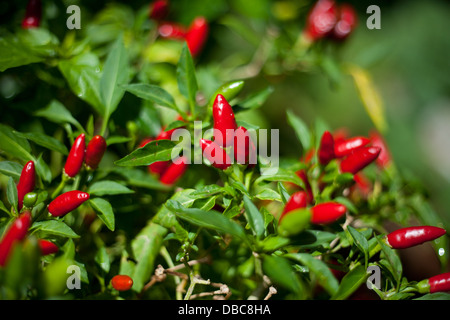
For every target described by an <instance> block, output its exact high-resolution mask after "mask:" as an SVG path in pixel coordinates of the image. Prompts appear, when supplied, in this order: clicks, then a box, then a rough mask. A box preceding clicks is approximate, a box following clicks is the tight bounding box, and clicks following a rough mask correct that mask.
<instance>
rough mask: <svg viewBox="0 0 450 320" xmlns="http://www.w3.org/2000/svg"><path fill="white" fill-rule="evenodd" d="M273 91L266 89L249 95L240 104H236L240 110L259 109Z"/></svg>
mask: <svg viewBox="0 0 450 320" xmlns="http://www.w3.org/2000/svg"><path fill="white" fill-rule="evenodd" d="M273 91H274V89H273V87H267V88H265V89H264V90H261V91H259V92H256V93H254V94H251V95H249V96H248V97H246V98H245V99H244V100H242V101H241V102H238V107H239V108H242V109H255V108H259V107H261V106H262V105H263V104H264V103H265V102H266V100H267V99H268V98H269V96H270V95H271V94H272V92H273Z"/></svg>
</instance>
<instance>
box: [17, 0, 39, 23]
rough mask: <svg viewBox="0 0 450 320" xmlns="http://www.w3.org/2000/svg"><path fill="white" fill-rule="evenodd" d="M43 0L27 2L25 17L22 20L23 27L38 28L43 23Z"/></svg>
mask: <svg viewBox="0 0 450 320" xmlns="http://www.w3.org/2000/svg"><path fill="white" fill-rule="evenodd" d="M41 15H42V4H41V0H30V1H28V4H27V9H26V11H25V17H24V18H23V20H22V29H29V28H37V27H39V25H40V24H41Z"/></svg>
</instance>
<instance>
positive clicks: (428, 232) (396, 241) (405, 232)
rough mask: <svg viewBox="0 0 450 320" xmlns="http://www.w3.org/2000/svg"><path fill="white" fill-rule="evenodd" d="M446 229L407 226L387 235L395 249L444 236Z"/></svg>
mask: <svg viewBox="0 0 450 320" xmlns="http://www.w3.org/2000/svg"><path fill="white" fill-rule="evenodd" d="M445 233H446V231H445V229H442V228H438V227H433V226H419V227H407V228H401V229H398V230H395V231H394V232H391V233H389V234H388V235H387V236H386V242H387V244H388V245H389V246H390V247H391V248H394V249H405V248H410V247H413V246H417V245H419V244H422V243H424V242H427V241H432V240H434V239H437V238H439V237H442V236H443V235H444V234H445Z"/></svg>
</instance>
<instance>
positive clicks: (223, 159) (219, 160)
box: [200, 139, 231, 170]
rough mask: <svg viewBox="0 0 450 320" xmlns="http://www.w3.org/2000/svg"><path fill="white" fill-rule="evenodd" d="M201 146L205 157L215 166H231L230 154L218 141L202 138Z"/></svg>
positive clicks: (221, 167) (221, 168)
mask: <svg viewBox="0 0 450 320" xmlns="http://www.w3.org/2000/svg"><path fill="white" fill-rule="evenodd" d="M200 147H201V148H202V151H203V157H205V158H206V159H208V161H209V162H210V163H211V165H212V166H213V167H214V168H217V169H220V170H225V169H226V168H228V167H229V166H231V158H230V156H229V155H228V154H227V152H226V151H225V150H224V149H222V148H221V147H220V146H219V145H218V144H217V143H215V142H213V141H210V140H205V139H201V140H200Z"/></svg>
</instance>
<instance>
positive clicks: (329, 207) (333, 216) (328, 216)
mask: <svg viewBox="0 0 450 320" xmlns="http://www.w3.org/2000/svg"><path fill="white" fill-rule="evenodd" d="M311 211H312V215H311V222H312V223H314V224H328V223H332V222H335V221H336V220H338V219H339V218H340V217H342V216H343V215H344V214H345V213H346V212H347V208H346V207H345V206H344V205H343V204H340V203H337V202H324V203H321V204H318V205H315V206H314V207H312V208H311Z"/></svg>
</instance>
